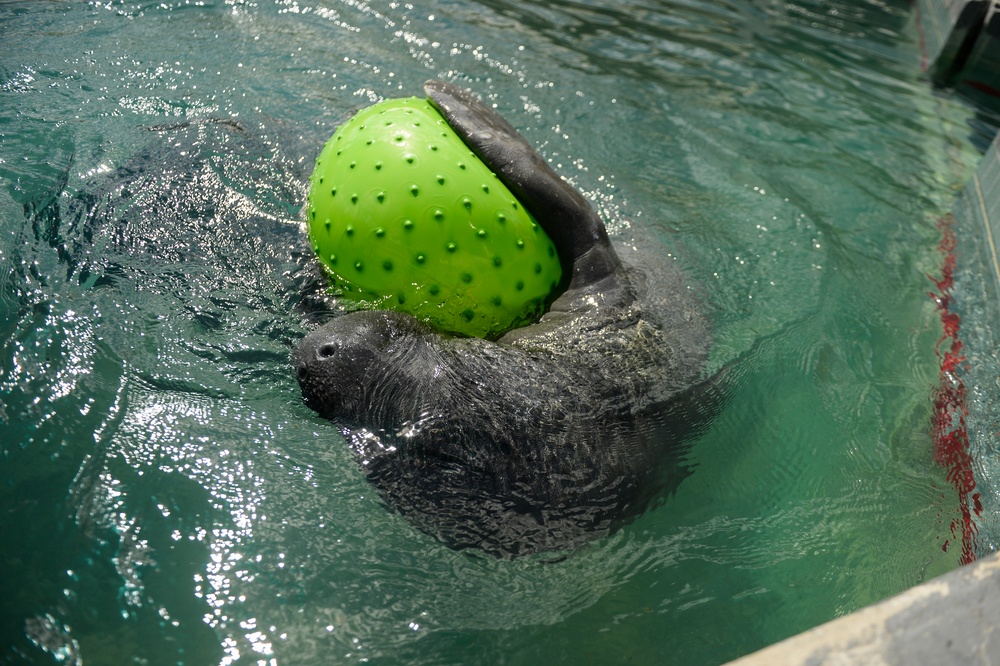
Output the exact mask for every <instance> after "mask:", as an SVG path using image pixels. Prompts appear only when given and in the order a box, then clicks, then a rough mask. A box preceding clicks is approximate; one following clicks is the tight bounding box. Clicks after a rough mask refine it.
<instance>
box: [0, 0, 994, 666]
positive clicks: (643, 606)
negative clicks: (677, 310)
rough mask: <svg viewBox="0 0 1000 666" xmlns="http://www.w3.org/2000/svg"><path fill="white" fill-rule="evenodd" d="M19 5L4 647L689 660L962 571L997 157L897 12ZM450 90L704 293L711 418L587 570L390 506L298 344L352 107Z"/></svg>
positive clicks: (3, 28)
mask: <svg viewBox="0 0 1000 666" xmlns="http://www.w3.org/2000/svg"><path fill="white" fill-rule="evenodd" d="M607 4H608V5H610V6H602V5H601V4H600V3H590V2H585V1H581V0H578V1H575V2H566V1H561V2H552V3H544V5H541V4H538V3H528V2H501V1H499V0H493V1H488V2H480V3H474V2H470V1H468V0H461V1H458V0H456V1H453V2H439V3H432V4H423V3H405V2H371V3H366V2H360V1H358V0H344V1H342V2H335V1H333V0H328V1H327V2H310V1H308V0H306V1H304V2H296V1H293V0H286V1H280V2H268V1H265V0H259V1H258V2H249V1H247V2H244V1H239V0H230V1H227V2H186V1H176V2H162V3H159V2H150V3H126V2H92V3H86V4H84V3H59V2H44V3H43V2H22V3H17V2H15V3H4V4H0V32H2V34H3V39H2V40H0V95H2V96H0V179H2V188H0V216H2V220H3V225H2V228H0V267H2V270H0V311H2V316H0V340H2V354H0V395H2V405H0V451H2V465H0V521H2V522H0V530H2V533H3V535H4V539H3V541H2V543H0V589H2V590H3V591H4V593H3V594H2V595H0V662H2V663H18V664H20V663H34V664H47V663H70V664H78V663H86V664H131V663H134V664H177V663H184V664H215V663H219V664H231V663H238V664H257V663H268V664H270V663H275V664H329V663H355V662H361V661H367V662H369V663H382V664H394V663H408V664H467V663H508V664H528V663H573V664H578V663H596V664H604V663H622V662H629V663H654V662H655V663H684V664H712V663H719V662H721V661H724V660H727V659H731V658H734V657H737V656H739V655H741V654H744V653H746V652H749V651H752V650H754V649H757V648H760V647H763V646H765V645H767V644H769V643H772V642H774V641H776V640H779V639H781V638H784V637H786V636H788V635H791V634H793V633H796V632H798V631H801V630H803V629H806V628H808V627H810V626H813V625H815V624H818V623H820V622H823V621H825V620H828V619H831V618H833V617H836V616H838V615H841V614H844V613H847V612H849V611H851V610H853V609H856V608H858V607H860V606H863V605H865V604H868V603H871V602H873V601H876V600H878V599H881V598H884V597H885V596H887V595H890V594H893V593H895V592H898V591H901V590H903V589H905V588H907V587H909V586H912V585H914V584H916V583H918V582H920V581H922V580H924V579H926V578H927V577H930V576H933V575H936V574H939V573H943V572H944V571H947V570H949V569H952V568H954V567H955V566H957V565H958V563H959V559H960V549H961V541H962V533H961V530H960V529H957V528H956V527H955V522H954V521H956V520H959V519H960V513H959V498H958V497H957V493H956V491H955V490H954V489H953V488H952V486H951V484H950V483H949V481H948V479H947V478H946V472H945V470H943V469H942V468H941V467H939V466H938V465H937V464H936V463H935V462H934V459H933V442H932V436H931V423H932V410H933V407H934V398H935V394H936V390H937V387H938V384H939V372H940V368H939V363H940V360H939V358H938V356H937V354H936V345H937V343H938V341H939V340H940V339H941V337H942V333H943V331H942V326H941V322H940V315H939V312H938V311H937V309H936V306H935V303H934V300H933V299H932V298H930V297H929V295H928V293H929V292H933V291H934V290H935V285H934V283H933V281H932V280H931V278H932V277H934V276H937V275H939V274H940V272H941V270H942V264H943V257H942V255H941V253H940V252H939V250H938V244H939V241H940V232H939V231H938V229H937V226H936V222H937V219H938V218H939V217H940V216H941V215H942V214H943V213H944V212H945V211H947V210H948V209H949V206H950V204H951V202H952V200H953V198H954V196H955V194H956V192H957V189H958V188H960V187H961V186H962V185H963V184H964V183H965V182H966V180H967V178H968V176H969V175H970V173H971V167H972V165H973V164H974V163H975V160H976V158H977V155H976V154H975V152H974V151H973V150H972V149H971V148H970V147H969V146H968V141H967V134H968V133H969V130H968V129H967V127H968V126H967V121H968V119H969V116H971V112H970V111H968V110H967V109H965V108H964V107H962V106H961V105H960V104H958V103H956V102H954V101H951V100H950V99H949V98H947V97H945V96H938V95H935V94H933V93H932V91H931V90H930V88H929V87H928V85H927V84H926V83H925V82H924V81H923V80H922V78H921V73H920V70H919V63H920V52H919V40H918V35H917V32H916V30H915V28H914V27H913V25H912V19H911V16H910V8H909V5H908V4H907V3H905V2H891V3H874V2H872V3H868V2H843V1H842V2H832V3H831V2H820V1H819V0H816V1H814V2H809V1H805V0H797V1H796V2H793V3H780V4H778V3H769V2H750V1H742V2H738V1H732V2H716V3H689V2H680V1H667V2H652V1H651V0H646V1H644V2H635V1H632V2H627V3H614V4H613V5H612V4H611V3H607ZM432 77H440V78H445V79H448V80H451V81H454V82H457V83H460V84H463V85H466V86H469V87H472V88H474V89H475V90H476V91H478V92H479V93H481V94H482V95H483V96H484V98H485V99H486V100H488V101H489V102H490V103H493V104H495V105H496V107H497V108H498V109H499V110H500V111H501V113H503V114H504V116H505V117H507V118H508V119H509V120H510V121H511V122H512V123H513V124H514V125H515V126H516V127H518V128H519V129H520V130H522V132H523V133H524V134H525V136H526V137H527V138H528V139H529V140H530V141H531V142H532V143H534V144H535V145H536V146H537V147H538V148H539V150H540V151H541V152H542V153H543V154H544V155H545V156H546V157H547V158H549V159H550V160H551V162H552V163H553V164H554V165H555V166H556V168H557V169H558V170H559V171H560V172H561V173H563V174H564V175H565V176H566V177H567V178H569V179H570V180H571V181H572V182H573V183H574V184H575V185H576V186H577V187H579V188H580V189H581V190H582V191H583V192H585V193H586V194H587V196H588V197H589V198H590V199H591V200H592V201H593V202H594V204H595V206H596V207H597V208H598V209H599V210H600V211H601V212H602V214H603V215H604V217H605V219H606V221H607V223H608V226H609V228H610V230H611V231H612V233H613V234H614V235H615V236H616V237H617V238H619V239H629V238H631V237H632V235H633V234H636V235H637V236H642V235H646V236H648V235H654V236H658V237H660V238H662V239H664V240H665V241H666V242H667V243H668V245H669V246H670V247H671V248H673V249H672V251H671V252H670V256H667V257H664V261H679V262H680V263H681V264H683V266H684V267H685V269H686V270H687V271H688V273H689V274H690V275H691V276H692V278H693V279H694V280H695V281H697V282H698V283H700V284H702V285H704V291H705V294H706V297H707V300H708V307H709V309H710V311H711V314H712V317H713V321H714V327H715V330H716V340H715V348H714V351H713V363H714V364H715V365H716V366H722V365H723V364H726V363H730V362H732V361H734V360H735V361H738V363H737V364H736V366H735V368H734V370H733V371H732V377H733V380H734V382H735V388H734V390H733V394H732V397H731V399H730V401H729V403H728V404H727V406H726V409H725V411H724V412H723V413H722V414H720V416H719V417H718V418H717V419H716V421H715V423H714V424H713V426H712V427H711V428H710V429H709V431H708V432H707V433H705V435H704V436H703V437H702V438H701V439H699V440H698V441H697V442H695V443H694V445H693V447H692V450H691V454H690V456H691V459H690V461H689V463H690V464H691V465H693V466H694V473H693V474H692V475H691V476H690V477H689V478H687V479H686V480H685V481H684V482H683V483H682V485H681V486H680V488H679V490H678V491H677V493H676V494H675V495H674V496H673V497H670V498H668V499H667V500H666V501H664V502H663V503H662V504H661V505H659V506H658V507H656V508H654V509H653V510H651V511H649V512H647V513H646V514H645V515H643V516H642V517H641V518H639V519H638V520H636V521H635V522H634V523H632V524H630V525H628V526H627V527H625V528H624V529H622V530H621V531H619V532H618V533H616V534H614V535H612V536H611V537H609V538H606V539H603V540H601V541H598V542H596V543H594V544H593V545H592V546H590V547H589V548H585V549H583V550H581V551H579V552H576V553H573V554H572V555H571V556H570V557H568V558H566V559H565V560H562V561H558V562H553V561H551V560H550V559H546V558H525V559H521V560H515V561H497V560H494V559H491V558H488V557H482V556H476V555H473V554H468V553H459V552H454V551H451V550H449V549H447V548H445V547H443V546H441V545H439V544H437V543H435V542H433V541H432V540H430V539H429V538H428V537H426V536H424V535H423V534H421V533H419V532H417V531H415V530H414V529H413V528H412V527H411V526H410V525H409V524H407V523H406V522H405V521H404V520H402V519H401V518H399V517H398V516H395V515H394V514H392V513H390V512H389V511H387V510H386V508H385V507H384V506H383V505H382V504H381V503H380V502H379V500H378V498H377V496H375V494H374V493H373V492H372V490H371V489H370V487H369V486H368V485H367V484H366V482H365V480H364V478H363V476H362V474H361V472H360V471H359V469H358V467H357V464H356V461H355V460H354V458H353V456H352V454H351V452H350V451H349V450H348V449H347V447H346V446H345V445H344V442H343V440H342V439H341V437H340V434H339V432H338V430H337V428H336V427H335V426H333V425H332V424H329V423H327V422H325V421H323V420H321V419H319V418H317V417H316V416H315V415H314V414H313V413H312V412H310V411H309V410H308V409H307V408H306V407H305V406H304V405H302V404H301V401H300V398H299V392H298V387H297V385H296V381H295V377H294V372H293V371H292V370H291V368H290V366H289V365H288V353H289V351H290V349H291V347H292V345H294V343H295V342H296V341H297V340H298V339H299V338H301V336H302V335H304V333H305V332H306V331H307V330H309V328H311V327H312V326H313V325H314V324H315V323H317V322H319V321H323V320H324V319H325V318H327V317H328V316H330V315H331V314H332V312H331V309H332V308H331V305H330V304H329V303H327V302H326V300H325V299H324V298H323V297H322V293H321V289H320V284H319V283H318V281H317V280H316V277H315V275H316V274H315V272H314V271H313V269H312V268H311V263H310V257H309V256H308V248H307V246H306V245H305V243H304V234H303V231H302V228H301V226H300V222H299V220H300V210H301V206H302V205H303V203H304V200H305V191H306V189H305V188H306V184H307V178H308V175H309V170H310V168H311V165H312V160H313V158H314V157H315V155H316V153H317V152H318V151H319V148H320V147H321V145H322V143H323V141H324V140H325V139H326V138H327V137H328V136H329V135H330V134H331V133H332V132H333V129H334V128H335V127H336V126H337V124H338V123H340V122H341V121H342V120H343V119H344V118H346V117H348V116H349V114H350V113H352V112H353V111H354V110H356V109H358V108H360V107H362V106H366V105H368V104H370V103H372V102H374V101H377V100H379V99H381V98H383V97H387V96H404V95H405V96H408V95H413V94H418V93H419V89H420V85H421V83H422V82H423V81H424V80H425V79H427V78H432Z"/></svg>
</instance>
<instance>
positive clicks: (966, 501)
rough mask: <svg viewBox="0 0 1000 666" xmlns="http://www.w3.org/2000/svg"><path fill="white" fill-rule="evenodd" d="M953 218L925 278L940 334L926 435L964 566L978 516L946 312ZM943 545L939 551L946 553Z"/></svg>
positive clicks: (957, 342)
mask: <svg viewBox="0 0 1000 666" xmlns="http://www.w3.org/2000/svg"><path fill="white" fill-rule="evenodd" d="M954 222H955V219H954V218H953V217H952V216H951V215H947V216H945V217H943V218H941V219H940V220H939V221H938V224H937V227H938V230H939V231H940V232H941V241H940V242H939V244H938V250H939V251H940V252H941V254H942V255H943V256H944V264H943V265H942V267H941V277H940V279H935V278H933V277H932V278H931V281H933V282H934V285H935V286H936V287H937V293H931V294H929V295H930V297H931V298H933V299H934V301H935V302H936V303H937V309H938V313H939V314H940V316H941V325H942V327H943V329H944V331H943V333H942V334H941V339H940V340H938V343H937V347H936V349H935V352H936V353H937V356H938V358H939V359H940V360H941V382H940V385H939V386H938V388H937V390H936V392H935V395H934V416H933V423H932V435H933V438H934V461H935V462H936V463H938V464H939V465H941V467H943V468H944V469H945V471H946V472H947V475H948V481H950V482H951V483H952V485H954V486H955V490H956V491H958V498H959V509H960V511H961V519H960V520H959V519H956V520H953V521H952V523H951V532H952V534H953V535H956V536H957V533H958V532H961V537H962V553H961V558H960V562H961V563H962V564H968V563H970V562H972V561H974V560H975V559H976V547H975V542H976V533H977V531H978V528H977V527H976V523H975V521H974V520H973V516H977V517H978V516H979V515H980V514H982V510H983V507H982V502H981V499H980V498H981V495H980V493H978V492H976V479H975V476H974V475H973V472H972V462H973V461H972V456H971V455H970V454H969V433H968V429H967V425H966V417H967V416H968V409H967V407H966V403H965V398H966V395H967V390H966V388H965V383H964V382H963V380H962V377H961V371H962V370H963V369H964V368H965V367H966V357H965V355H964V353H963V350H962V341H961V339H959V329H960V323H961V322H960V319H959V316H958V314H957V313H955V312H953V311H952V310H951V303H952V294H951V290H952V287H954V284H955V279H954V276H955V264H956V258H955V246H956V238H955V229H954ZM949 543H950V542H949V541H945V543H944V545H943V546H942V548H943V549H944V550H946V551H947V550H948V545H949Z"/></svg>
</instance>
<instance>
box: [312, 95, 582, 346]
mask: <svg viewBox="0 0 1000 666" xmlns="http://www.w3.org/2000/svg"><path fill="white" fill-rule="evenodd" d="M307 215H308V222H309V239H310V241H311V242H312V246H313V249H314V250H315V251H316V254H317V256H318V257H319V259H320V261H321V263H322V265H323V266H324V267H325V269H326V271H327V273H328V276H329V278H330V282H331V286H332V287H333V289H334V293H336V294H338V295H340V296H341V297H343V298H348V299H351V300H353V301H355V302H356V304H357V305H358V306H359V307H361V308H371V309H393V310H399V311H403V312H408V313H410V314H412V315H414V316H415V317H417V318H418V319H421V320H423V321H425V322H427V323H428V324H430V325H431V326H434V327H435V328H438V329H440V330H442V331H445V332H448V333H453V334H458V335H466V336H477V337H485V338H496V337H499V336H500V335H502V334H503V333H504V332H506V331H508V330H510V329H513V328H517V327H519V326H522V325H524V324H526V323H528V322H530V321H531V320H533V319H535V318H537V317H538V316H539V315H540V314H541V313H542V311H543V309H544V307H545V301H546V298H547V297H548V296H549V294H550V293H551V292H552V290H553V289H554V288H555V287H556V285H558V284H559V280H560V278H561V276H562V269H561V266H560V264H559V257H558V256H557V253H556V249H555V246H554V245H553V244H552V241H551V240H550V239H549V237H548V236H547V235H546V233H545V231H544V230H543V229H542V228H541V227H540V226H539V225H538V223H537V222H535V221H534V220H533V219H532V218H531V216H530V215H529V214H528V212H527V211H526V210H525V209H524V207H523V206H521V204H520V203H518V201H517V199H516V198H515V197H514V195H513V194H511V192H510V190H508V189H507V187H506V186H505V185H504V184H503V183H502V182H501V181H500V180H499V179H498V178H497V177H496V176H495V175H494V174H493V173H492V172H491V171H490V170H489V168H488V167H487V166H486V165H485V164H484V163H483V162H482V161H481V160H480V159H479V158H478V157H477V156H476V155H475V154H474V153H473V152H472V151H471V150H469V148H468V147H467V146H466V145H465V143H464V142H463V141H462V139H461V138H459V136H458V135H457V134H455V132H454V131H453V130H452V129H451V127H450V126H449V125H448V123H447V122H446V121H445V120H444V118H443V117H442V116H441V114H440V113H439V112H438V111H437V110H436V109H434V107H432V106H431V105H430V103H429V102H428V101H427V100H424V99H420V98H417V97H412V98H408V99H392V100H386V101H384V102H381V103H380V104H376V105H375V106H372V107H370V108H368V109H364V110H362V111H360V112H359V113H358V114H357V115H355V116H354V117H353V118H351V120H349V121H348V122H346V123H345V124H344V125H342V126H341V127H340V128H339V129H338V130H337V131H336V133H334V135H333V136H332V137H331V138H330V140H329V141H328V142H327V143H326V145H325V146H324V147H323V150H322V152H321V153H320V155H319V157H318V158H317V159H316V169H315V170H314V171H313V174H312V177H311V178H310V188H309V207H308V213H307Z"/></svg>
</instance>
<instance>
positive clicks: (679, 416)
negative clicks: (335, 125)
mask: <svg viewBox="0 0 1000 666" xmlns="http://www.w3.org/2000/svg"><path fill="white" fill-rule="evenodd" d="M425 90H426V92H427V94H428V97H429V98H430V100H431V102H432V104H434V105H435V106H436V107H437V108H438V110H440V111H441V112H442V114H443V115H444V116H445V118H446V119H447V120H448V122H449V124H450V125H451V126H452V127H453V128H454V129H455V130H456V132H458V134H459V135H460V136H461V137H462V138H463V140H464V141H465V142H466V143H467V144H468V145H469V146H470V148H472V149H473V151H474V152H476V154H477V155H478V156H479V157H480V158H481V159H482V160H483V161H484V162H485V163H486V164H487V166H489V167H490V169H491V170H492V171H494V172H495V173H496V174H497V175H498V176H499V177H500V179H501V180H503V182H504V183H505V184H506V185H507V186H508V187H509V188H510V189H511V191H512V192H513V193H514V194H515V195H516V196H517V198H518V200H520V201H521V203H523V204H524V205H525V207H526V208H527V209H528V210H529V212H531V213H532V215H533V216H534V218H535V219H536V220H537V221H538V222H539V223H540V224H541V225H542V226H543V227H544V228H545V231H546V232H547V233H548V234H549V236H550V237H551V238H552V240H553V242H554V243H555V244H556V247H557V249H558V251H559V254H560V256H561V258H562V260H563V261H564V263H565V265H566V268H567V271H568V273H569V275H570V278H569V283H568V286H567V288H566V290H565V292H564V293H562V295H560V296H559V297H558V298H557V299H556V300H555V301H554V302H553V303H552V305H551V307H550V308H549V310H548V312H547V313H546V314H545V315H544V316H543V317H542V318H541V320H540V321H538V322H537V323H535V324H533V325H530V326H526V327H524V328H520V329H516V330H514V331H511V332H509V333H507V334H506V335H504V336H503V337H502V338H500V339H499V340H497V341H495V342H494V341H488V340H483V339H479V338H455V337H449V336H445V335H441V334H438V333H436V332H435V331H433V330H431V329H430V328H428V327H427V326H425V325H424V324H422V323H420V322H419V321H417V320H416V319H414V318H413V317H412V316H410V315H407V314H402V313H397V312H388V311H373V312H355V313H351V314H348V315H344V316H341V317H338V318H336V319H334V320H333V321H331V322H329V323H328V324H326V325H324V326H322V327H320V328H319V329H317V330H315V331H313V332H312V333H311V334H309V335H308V336H307V337H306V338H305V339H304V340H303V341H302V343H301V344H300V345H299V346H298V348H297V349H296V350H295V352H294V354H293V359H292V360H293V363H294V364H295V366H296V369H297V373H298V378H299V383H300V385H301V387H302V392H303V396H304V398H305V400H306V403H307V404H308V405H309V406H310V407H312V408H313V409H314V410H316V411H317V412H319V413H320V414H322V415H323V416H326V417H328V418H331V419H334V420H335V421H337V422H338V423H339V424H341V425H343V427H344V432H345V434H346V435H347V437H348V438H349V440H350V442H351V444H352V446H353V447H354V448H355V450H356V451H357V453H358V454H359V455H360V457H361V459H362V463H363V468H364V470H365V472H366V473H367V475H368V478H369V480H370V481H371V483H372V484H373V485H374V486H375V488H376V489H377V490H378V491H379V493H380V494H381V496H382V497H383V498H384V500H385V501H386V502H387V504H388V505H389V506H390V507H392V508H393V509H395V510H397V511H399V512H400V513H401V514H403V515H404V516H406V517H407V518H408V519H409V520H410V521H412V522H413V523H414V524H415V525H416V526H417V527H419V528H420V529H421V530H423V531H425V532H427V533H429V534H432V535H434V536H435V537H437V538H439V539H440V540H442V541H444V542H445V543H447V544H448V545H450V546H452V547H455V548H476V549H479V550H482V551H486V552H489V553H493V554H495V555H498V556H502V557H512V556H517V555H523V554H528V553H533V552H541V551H552V550H559V549H565V548H572V547H575V546H578V545H581V544H582V543H584V542H586V541H588V540H590V539H593V538H595V537H598V536H602V535H605V534H608V533H610V532H611V531H612V530H614V529H615V528H616V527H617V526H619V525H620V524H622V522H624V521H626V520H628V519H629V518H631V517H634V516H635V515H638V514H639V513H640V512H641V511H642V510H643V509H644V508H645V507H646V506H647V505H648V503H649V501H650V500H651V499H653V498H655V497H657V496H659V495H661V494H662V493H663V492H664V491H668V490H670V489H672V488H673V487H674V486H676V484H677V483H678V482H679V480H680V479H681V478H682V477H683V474H684V471H683V468H682V466H681V465H680V463H679V458H680V457H682V454H683V451H682V445H683V443H684V442H685V441H686V440H688V439H690V437H691V436H692V435H693V434H694V433H695V432H696V431H697V430H698V429H699V428H702V427H703V426H704V425H705V424H706V423H707V421H708V419H709V418H710V417H711V415H712V411H713V405H714V400H713V396H714V394H715V390H714V381H713V380H706V379H705V377H704V376H703V373H704V368H705V364H706V360H707V356H708V351H709V347H710V344H711V333H710V328H709V326H708V323H707V321H706V319H705V318H704V316H703V314H702V313H701V310H700V307H699V303H698V302H697V300H696V298H695V297H694V295H693V292H692V290H691V288H690V286H689V285H688V284H687V283H686V282H685V280H684V278H683V276H682V275H681V274H680V273H679V272H671V271H670V269H669V268H668V269H666V270H665V269H664V267H663V266H662V262H661V265H660V266H658V268H657V270H652V271H650V270H643V268H642V267H637V266H633V265H629V263H625V262H622V261H621V259H620V258H619V255H618V253H617V252H616V251H615V249H614V248H613V247H612V245H611V243H610V241H609V239H608V235H607V232H606V230H605V228H604V225H603V223H602V222H601V220H600V218H599V217H598V216H597V215H596V214H595V213H594V212H593V211H592V209H591V208H590V207H589V206H588V204H587V202H586V201H585V200H584V199H583V197H582V196H581V195H580V194H579V193H578V192H576V191H575V190H574V189H572V188H571V187H570V186H568V185H567V184H566V183H565V182H564V181H562V180H561V179H560V178H559V176H558V175H556V174H555V172H553V171H552V169H551V168H550V167H549V166H548V165H547V164H546V163H545V162H544V160H543V159H542V158H541V157H540V156H539V155H538V154H537V153H535V152H534V150H533V149H532V148H531V146H530V145H529V144H528V143H527V142H526V141H525V140H524V139H523V138H522V137H521V136H520V135H519V134H518V133H517V132H516V131H515V130H514V129H513V127H511V126H510V125H509V124H508V123H507V122H506V121H504V120H503V119H502V118H500V117H499V116H497V115H496V114H495V113H494V112H492V111H491V110H490V109H488V108H486V107H485V106H484V105H483V104H482V103H480V102H479V101H478V100H477V99H476V98H474V97H473V96H472V95H471V94H470V93H468V92H467V91H464V90H462V89H459V88H456V87H455V86H452V85H450V84H446V83H442V82H440V81H431V82H429V83H428V84H427V85H426V87H425ZM661 256H662V253H661Z"/></svg>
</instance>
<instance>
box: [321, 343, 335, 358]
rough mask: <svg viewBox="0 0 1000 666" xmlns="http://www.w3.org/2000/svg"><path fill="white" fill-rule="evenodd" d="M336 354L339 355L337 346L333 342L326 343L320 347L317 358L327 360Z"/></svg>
mask: <svg viewBox="0 0 1000 666" xmlns="http://www.w3.org/2000/svg"><path fill="white" fill-rule="evenodd" d="M336 354H337V345H336V344H334V343H332V342H328V343H326V344H325V345H323V346H322V347H320V348H319V350H317V352H316V356H318V357H319V358H320V359H327V358H330V357H332V356H335V355H336Z"/></svg>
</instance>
